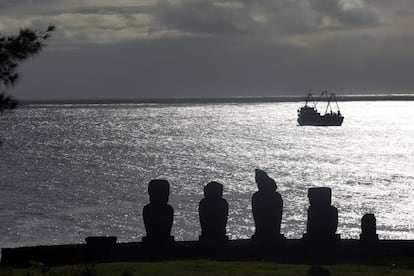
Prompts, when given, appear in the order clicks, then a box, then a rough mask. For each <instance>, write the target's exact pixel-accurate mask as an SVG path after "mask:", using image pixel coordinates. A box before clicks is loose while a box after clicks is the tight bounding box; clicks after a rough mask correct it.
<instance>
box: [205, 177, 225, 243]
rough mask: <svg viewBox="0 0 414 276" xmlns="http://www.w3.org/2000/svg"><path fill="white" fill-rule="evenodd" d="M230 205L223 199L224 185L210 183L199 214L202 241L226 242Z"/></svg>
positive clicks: (206, 187)
mask: <svg viewBox="0 0 414 276" xmlns="http://www.w3.org/2000/svg"><path fill="white" fill-rule="evenodd" d="M228 211H229V205H228V203H227V201H226V200H225V199H224V198H223V185H222V184H220V183H217V182H210V183H208V184H207V185H206V186H205V187H204V198H203V199H202V200H201V201H200V204H199V208H198V214H199V218H200V224H201V236H200V240H201V241H211V242H214V241H225V240H227V236H226V225H227V216H228Z"/></svg>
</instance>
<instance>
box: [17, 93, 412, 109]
mask: <svg viewBox="0 0 414 276" xmlns="http://www.w3.org/2000/svg"><path fill="white" fill-rule="evenodd" d="M317 99H318V97H315V100H317ZM336 99H337V101H339V102H346V101H414V94H383V95H382V94H371V95H339V96H336ZM305 100H306V95H304V96H268V97H244V96H243V97H217V98H210V97H188V98H186V97H182V98H181V97H177V98H152V99H150V98H148V99H83V100H79V99H65V100H20V101H19V104H20V105H21V106H25V105H54V104H80V105H82V104H221V103H278V102H303V101H305Z"/></svg>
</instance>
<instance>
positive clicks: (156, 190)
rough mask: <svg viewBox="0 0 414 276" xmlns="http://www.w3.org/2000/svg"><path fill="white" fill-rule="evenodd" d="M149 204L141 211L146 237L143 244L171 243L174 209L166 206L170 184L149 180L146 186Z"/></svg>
mask: <svg viewBox="0 0 414 276" xmlns="http://www.w3.org/2000/svg"><path fill="white" fill-rule="evenodd" d="M148 194H149V197H150V203H149V204H147V205H145V207H144V210H143V217H144V225H145V230H146V232H147V236H146V237H144V238H142V241H143V242H158V243H163V242H171V241H174V237H173V236H171V228H172V224H173V218H174V209H173V208H172V207H171V205H169V204H168V197H169V194H170V183H169V182H168V181H167V180H163V179H154V180H151V181H150V182H149V184H148Z"/></svg>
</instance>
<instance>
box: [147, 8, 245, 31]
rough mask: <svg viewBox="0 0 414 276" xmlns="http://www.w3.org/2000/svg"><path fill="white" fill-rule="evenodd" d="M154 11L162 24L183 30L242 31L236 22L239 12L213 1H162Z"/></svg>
mask: <svg viewBox="0 0 414 276" xmlns="http://www.w3.org/2000/svg"><path fill="white" fill-rule="evenodd" d="M154 11H155V12H154V14H155V16H156V17H157V18H158V20H159V21H160V22H161V23H162V24H164V25H166V26H168V27H172V28H175V29H179V30H183V31H189V32H194V33H202V34H204V33H207V34H219V33H227V34H234V33H238V32H240V31H241V30H240V29H239V28H238V27H237V26H235V24H234V22H235V21H236V18H235V17H237V16H238V14H237V12H236V11H234V10H232V9H230V8H223V7H219V6H215V5H213V2H212V1H198V0H196V1H183V2H181V3H179V4H172V3H171V2H168V1H160V2H159V4H158V5H157V6H156V8H155V9H154Z"/></svg>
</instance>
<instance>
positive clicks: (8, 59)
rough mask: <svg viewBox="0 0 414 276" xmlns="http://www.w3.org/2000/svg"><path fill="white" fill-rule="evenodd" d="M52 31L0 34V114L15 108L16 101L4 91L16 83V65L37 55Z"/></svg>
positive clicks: (21, 31) (25, 30)
mask: <svg viewBox="0 0 414 276" xmlns="http://www.w3.org/2000/svg"><path fill="white" fill-rule="evenodd" d="M54 30H55V27H54V26H53V25H49V27H47V28H46V29H45V30H41V31H39V30H33V29H30V28H25V29H21V30H20V31H19V33H18V34H15V35H5V34H1V33H0V114H1V113H3V112H4V111H5V110H7V109H14V108H15V107H16V106H17V100H15V99H13V98H12V97H10V96H8V95H6V94H5V93H6V92H5V90H6V89H7V88H8V87H10V86H13V85H14V84H16V82H17V81H18V79H19V73H18V71H17V68H18V65H19V64H20V63H21V62H23V61H25V60H27V59H28V58H30V57H32V56H34V55H36V54H38V53H39V52H40V51H41V50H42V49H43V48H44V47H45V46H46V41H47V40H48V39H49V38H50V35H51V33H52V32H53V31H54Z"/></svg>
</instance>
